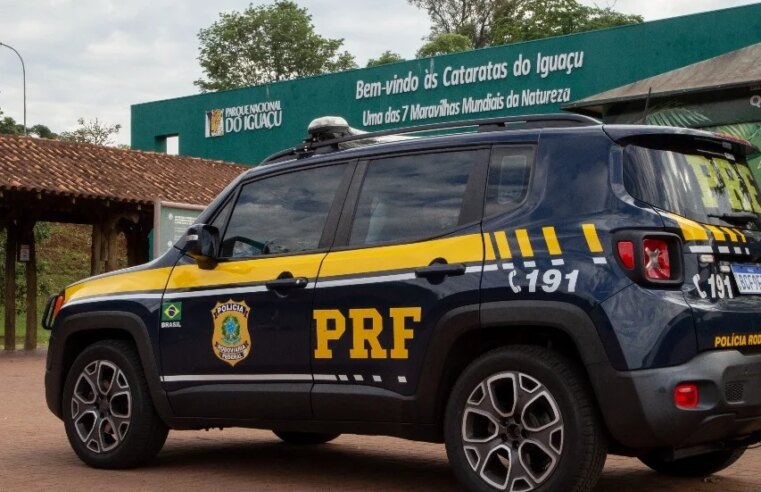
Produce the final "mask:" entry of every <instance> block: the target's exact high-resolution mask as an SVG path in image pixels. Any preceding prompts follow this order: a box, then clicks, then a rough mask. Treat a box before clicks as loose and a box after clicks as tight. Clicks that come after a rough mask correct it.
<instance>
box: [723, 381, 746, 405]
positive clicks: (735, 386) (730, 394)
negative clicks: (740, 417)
mask: <svg viewBox="0 0 761 492" xmlns="http://www.w3.org/2000/svg"><path fill="white" fill-rule="evenodd" d="M744 393H745V385H744V384H743V383H741V382H739V381H732V382H730V383H727V384H725V385H724V397H725V398H726V400H727V402H729V403H736V402H738V401H742V399H743V394H744Z"/></svg>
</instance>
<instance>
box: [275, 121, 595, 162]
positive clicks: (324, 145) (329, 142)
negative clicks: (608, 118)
mask: <svg viewBox="0 0 761 492" xmlns="http://www.w3.org/2000/svg"><path fill="white" fill-rule="evenodd" d="M328 118H330V117H328ZM315 121H317V120H315ZM313 123H314V122H313ZM331 123H333V122H332V121H331ZM601 124H602V122H601V121H599V120H596V119H594V118H592V117H589V116H585V115H581V114H571V113H549V114H534V115H517V116H500V117H497V118H485V119H475V120H462V121H446V122H441V123H429V124H426V125H418V126H409V127H404V128H393V129H390V130H380V131H377V132H362V133H351V132H350V131H349V130H351V129H350V128H349V127H348V124H347V126H346V132H345V133H343V134H339V135H340V136H338V137H335V135H336V133H334V132H315V133H310V136H309V137H308V138H307V139H305V140H304V142H303V143H302V144H301V145H299V146H296V147H291V148H288V149H284V150H282V151H280V152H277V153H275V154H272V155H271V156H269V157H267V158H266V159H264V160H263V161H262V162H261V164H268V163H272V162H275V161H277V160H281V159H283V158H284V157H289V156H295V157H297V158H301V157H309V156H311V155H313V154H317V153H326V152H331V151H337V150H342V149H341V148H340V147H339V145H340V144H345V143H348V142H357V143H359V141H362V140H367V141H368V142H369V143H378V142H373V141H372V140H373V139H376V138H379V137H389V136H398V135H406V134H410V133H420V132H431V131H437V130H451V129H456V128H468V127H477V128H478V130H477V131H478V132H492V131H504V130H513V129H516V130H518V129H520V130H523V129H526V128H559V127H569V126H596V125H601ZM311 129H312V125H311V124H310V131H311ZM333 129H334V128H333V127H331V130H333Z"/></svg>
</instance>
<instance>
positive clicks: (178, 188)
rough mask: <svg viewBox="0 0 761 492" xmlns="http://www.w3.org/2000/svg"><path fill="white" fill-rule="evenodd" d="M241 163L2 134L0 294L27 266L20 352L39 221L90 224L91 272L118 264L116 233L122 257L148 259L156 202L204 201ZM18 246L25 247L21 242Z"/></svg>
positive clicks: (8, 306) (30, 320) (8, 314)
mask: <svg viewBox="0 0 761 492" xmlns="http://www.w3.org/2000/svg"><path fill="white" fill-rule="evenodd" d="M245 169H246V167H245V166H240V165H237V164H231V163H227V162H222V161H212V160H205V159H198V158H193V157H180V156H172V155H167V154H159V153H154V152H143V151H134V150H125V149H118V148H112V147H103V146H98V145H91V144H81V143H73V142H61V141H56V140H46V139H41V138H33V137H22V136H11V135H0V227H2V228H4V229H5V230H6V232H7V234H6V244H5V251H6V256H5V292H6V293H12V292H15V291H16V263H17V261H18V260H19V259H20V258H21V259H23V260H24V261H25V262H26V263H27V268H26V284H27V289H26V309H27V316H26V335H25V343H24V348H25V349H34V348H36V343H37V322H38V321H37V302H38V300H37V268H36V255H35V244H34V232H33V231H34V225H35V224H36V223H37V222H59V223H75V224H89V225H91V226H92V248H91V251H90V271H91V273H92V274H93V275H97V274H99V273H104V272H108V271H112V270H114V269H116V247H117V237H118V235H119V234H120V233H124V235H125V238H126V243H127V262H128V264H129V265H137V264H140V263H143V262H145V261H148V258H149V251H148V234H149V233H150V231H151V230H152V229H153V218H154V217H153V213H154V211H153V208H154V203H155V202H156V201H157V200H162V201H169V202H178V203H190V204H196V205H206V204H208V203H209V202H210V201H211V200H212V199H213V198H214V197H215V196H216V195H217V194H218V193H219V192H220V191H222V189H224V187H225V186H226V185H227V184H228V183H229V182H230V181H232V179H233V178H235V177H236V176H237V175H239V174H240V173H241V172H243V171H244V170H245ZM21 245H23V248H22V247H21ZM4 302H5V349H6V350H14V349H15V330H16V317H15V296H13V295H6V296H5V300H4Z"/></svg>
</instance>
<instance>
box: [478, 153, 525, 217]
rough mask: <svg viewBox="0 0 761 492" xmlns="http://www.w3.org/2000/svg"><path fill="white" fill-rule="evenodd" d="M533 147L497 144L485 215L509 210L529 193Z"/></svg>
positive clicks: (492, 159) (521, 201)
mask: <svg viewBox="0 0 761 492" xmlns="http://www.w3.org/2000/svg"><path fill="white" fill-rule="evenodd" d="M533 162H534V148H533V147H495V148H494V150H493V152H492V157H491V161H490V162H489V180H488V182H487V184H486V201H485V205H484V216H487V217H488V216H490V215H495V214H500V213H505V212H509V211H510V210H513V209H515V208H518V206H519V205H520V204H521V203H523V200H524V199H525V198H526V195H527V194H528V185H529V178H530V177H531V168H532V165H533Z"/></svg>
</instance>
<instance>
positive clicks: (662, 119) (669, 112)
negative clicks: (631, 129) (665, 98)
mask: <svg viewBox="0 0 761 492" xmlns="http://www.w3.org/2000/svg"><path fill="white" fill-rule="evenodd" d="M710 122H711V119H710V118H708V117H707V116H705V115H704V114H703V113H701V112H699V111H695V110H694V109H689V108H684V107H681V106H679V105H678V104H676V103H667V104H663V105H659V106H654V107H651V108H650V109H649V110H648V113H647V117H646V118H645V124H647V125H660V126H681V127H685V128H694V127H700V126H705V125H706V124H708V123H710Z"/></svg>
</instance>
